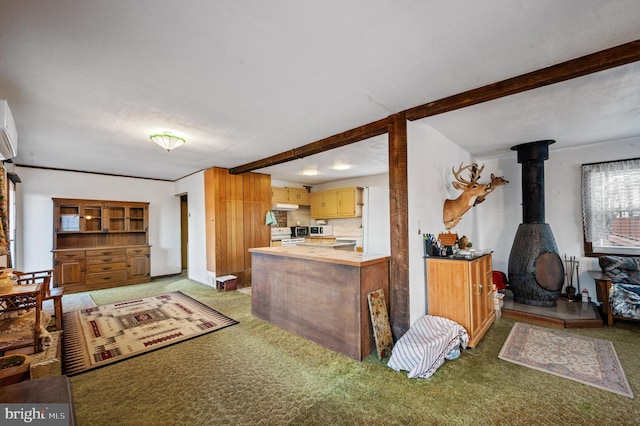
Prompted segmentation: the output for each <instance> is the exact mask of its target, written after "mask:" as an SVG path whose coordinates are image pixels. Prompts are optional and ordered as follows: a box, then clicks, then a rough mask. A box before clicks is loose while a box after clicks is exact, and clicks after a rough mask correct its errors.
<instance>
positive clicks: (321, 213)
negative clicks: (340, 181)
mask: <svg viewBox="0 0 640 426" xmlns="http://www.w3.org/2000/svg"><path fill="white" fill-rule="evenodd" d="M362 204H363V198H362V188H360V187H355V186H354V187H348V188H339V189H332V190H327V191H317V192H312V193H311V218H312V219H334V218H347V217H361V216H362Z"/></svg>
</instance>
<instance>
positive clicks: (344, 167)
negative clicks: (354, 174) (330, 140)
mask: <svg viewBox="0 0 640 426" xmlns="http://www.w3.org/2000/svg"><path fill="white" fill-rule="evenodd" d="M350 168H351V165H350V164H336V165H335V166H333V170H348V169H350Z"/></svg>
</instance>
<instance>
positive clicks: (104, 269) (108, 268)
mask: <svg viewBox="0 0 640 426" xmlns="http://www.w3.org/2000/svg"><path fill="white" fill-rule="evenodd" d="M111 269H113V267H111V266H106V267H104V268H102V270H103V271H110V270H111Z"/></svg>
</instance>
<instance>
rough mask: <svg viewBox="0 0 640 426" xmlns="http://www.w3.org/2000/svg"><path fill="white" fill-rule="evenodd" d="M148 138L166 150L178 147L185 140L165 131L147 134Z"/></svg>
mask: <svg viewBox="0 0 640 426" xmlns="http://www.w3.org/2000/svg"><path fill="white" fill-rule="evenodd" d="M149 139H151V140H152V141H154V142H155V143H157V144H158V145H160V146H161V147H163V148H164V149H166V150H167V152H169V151H171V150H172V149H174V148H177V147H179V146H180V145H182V144H184V143H185V142H186V140H185V139H184V138H181V137H180V136H176V135H174V134H171V133H167V132H165V133H155V134H153V135H151V136H149Z"/></svg>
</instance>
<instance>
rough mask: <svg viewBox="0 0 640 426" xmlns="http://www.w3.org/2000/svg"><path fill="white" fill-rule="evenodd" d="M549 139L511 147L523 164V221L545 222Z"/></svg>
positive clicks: (550, 142)
mask: <svg viewBox="0 0 640 426" xmlns="http://www.w3.org/2000/svg"><path fill="white" fill-rule="evenodd" d="M555 142H556V141H554V140H551V139H548V140H542V141H536V142H528V143H523V144H520V145H516V146H513V147H511V149H512V150H514V151H518V163H520V164H522V223H545V222H544V162H545V161H546V160H548V159H549V145H551V144H552V143H555Z"/></svg>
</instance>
